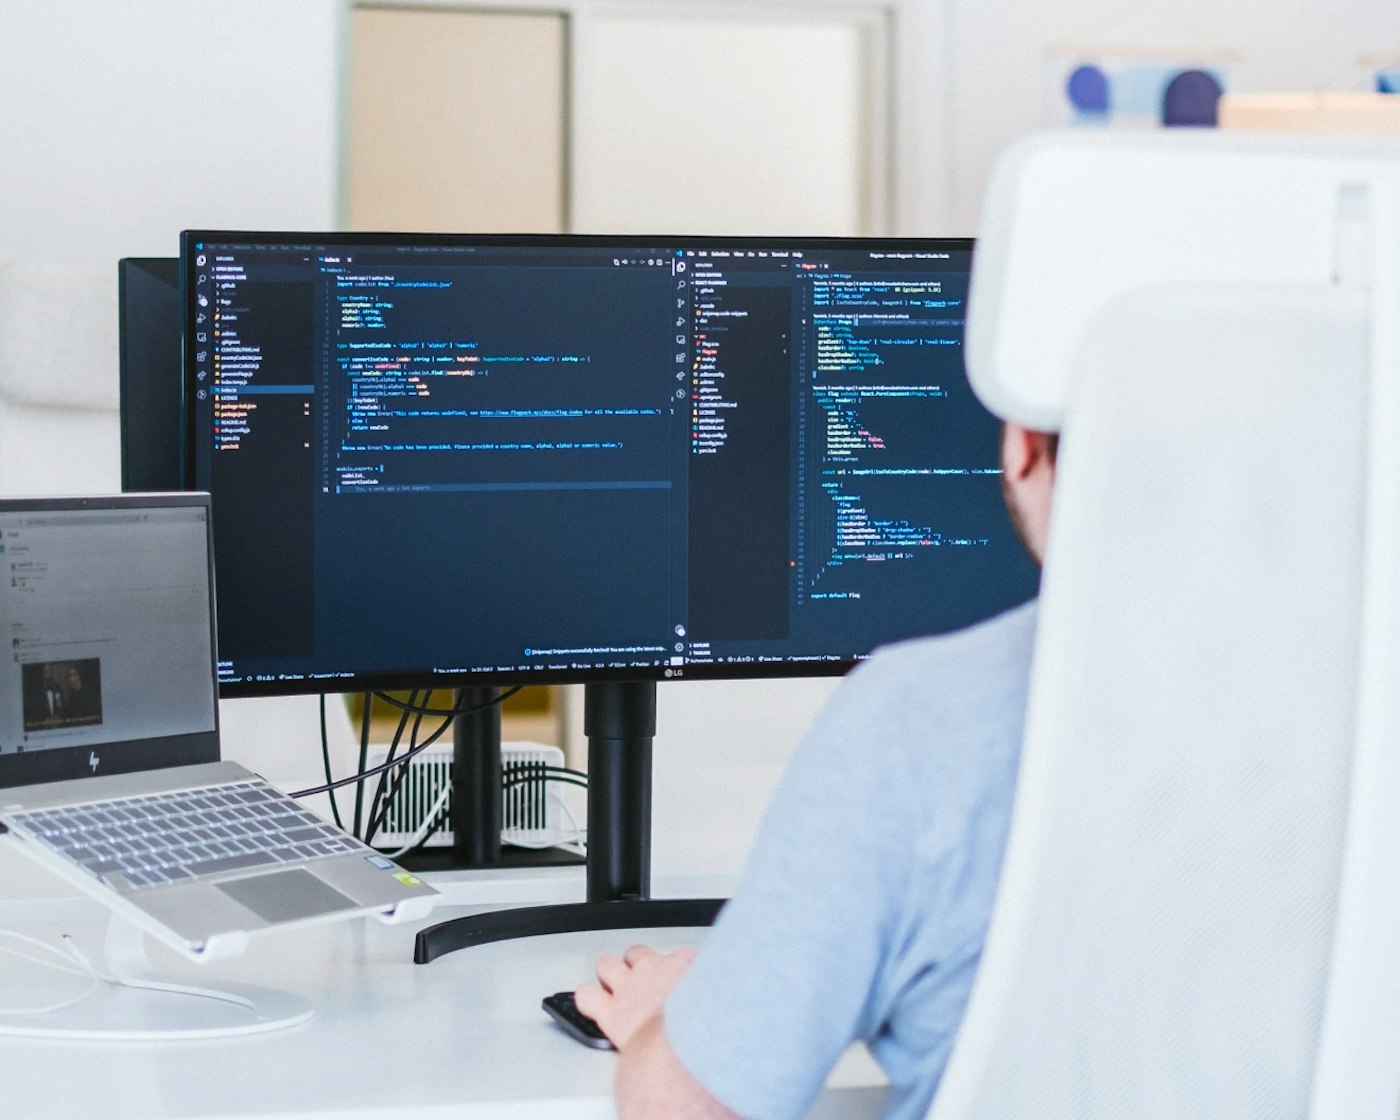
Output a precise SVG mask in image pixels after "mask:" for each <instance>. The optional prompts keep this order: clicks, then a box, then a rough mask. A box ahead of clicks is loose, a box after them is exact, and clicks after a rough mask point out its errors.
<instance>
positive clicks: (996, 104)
mask: <svg viewBox="0 0 1400 1120" xmlns="http://www.w3.org/2000/svg"><path fill="white" fill-rule="evenodd" d="M950 21H951V31H950V43H951V51H952V57H953V63H952V80H951V82H950V83H949V90H950V94H951V97H952V107H951V112H952V126H951V129H950V135H951V141H950V144H949V150H950V155H951V158H952V162H953V166H954V168H955V174H954V184H953V193H952V207H951V214H950V218H949V222H950V225H949V226H948V227H947V229H946V230H945V229H938V228H936V227H935V228H928V227H925V228H923V229H921V230H920V231H919V232H926V233H934V232H939V233H941V232H962V231H966V232H969V233H970V232H974V231H975V228H976V224H977V219H978V215H979V212H980V206H981V195H982V190H983V187H984V186H985V183H986V177H987V175H988V173H989V172H990V170H991V167H992V164H993V163H994V162H995V160H996V156H997V154H998V153H999V152H1000V150H1001V149H1002V148H1003V147H1005V146H1006V145H1007V144H1008V143H1010V142H1011V141H1012V140H1014V139H1016V138H1017V137H1018V136H1021V135H1023V134H1025V133H1027V132H1030V131H1033V130H1034V129H1036V128H1037V127H1039V126H1040V125H1041V124H1042V121H1043V119H1044V118H1043V116H1042V113H1043V106H1044V96H1043V89H1044V84H1045V80H1046V79H1045V73H1046V64H1045V58H1046V48H1047V47H1048V46H1050V45H1052V44H1063V43H1068V42H1074V43H1088V44H1100V45H1108V46H1137V47H1142V48H1151V47H1164V46H1166V47H1173V46H1186V47H1195V48H1204V49H1211V48H1232V49H1234V50H1236V51H1238V52H1239V53H1240V54H1241V55H1242V56H1243V57H1242V59H1241V61H1240V62H1239V63H1238V64H1237V65H1235V66H1233V67H1232V71H1231V74H1232V79H1233V80H1234V85H1233V86H1232V87H1231V88H1233V89H1235V90H1237V91H1262V90H1279V89H1294V90H1303V89H1320V88H1322V87H1324V86H1326V85H1328V84H1329V83H1330V82H1331V81H1332V80H1333V79H1334V78H1336V77H1337V76H1338V75H1340V74H1342V73H1344V72H1346V71H1349V70H1351V69H1352V68H1353V67H1354V65H1355V64H1356V62H1357V59H1358V57H1359V56H1361V55H1365V54H1376V53H1382V52H1386V51H1390V52H1397V51H1400V4H1397V2H1396V0H1301V2H1299V0H1295V2H1294V3H1286V4H1280V3H1278V2H1277V0H1228V2H1226V3H1221V2H1219V0H1189V2H1181V0H1139V2H1138V3H1136V4H1131V3H1125V2H1124V0H1056V2H1054V3H1047V2H1046V0H954V6H953V7H952V8H951V10H950ZM926 219H932V220H936V216H934V215H927V216H926Z"/></svg>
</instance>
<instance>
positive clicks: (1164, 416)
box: [931, 138, 1400, 1120]
mask: <svg viewBox="0 0 1400 1120" xmlns="http://www.w3.org/2000/svg"><path fill="white" fill-rule="evenodd" d="M1080 144H1081V142H1080V141H1077V140H1073V139H1067V140H1065V141H1064V142H1063V145H1062V146H1061V145H1058V144H1054V145H1052V144H1048V143H1047V142H1044V141H1042V142H1039V143H1038V144H1037V145H1036V146H1035V150H1033V151H1032V152H1030V154H1029V156H1028V154H1027V152H1024V151H1023V152H1021V153H1018V154H1017V155H1016V156H1014V157H1013V159H1012V160H1011V161H1010V162H1011V163H1012V164H1017V163H1019V167H1018V168H1016V172H1017V173H1024V174H1022V176H1021V178H1020V179H1019V180H1018V181H1016V182H1014V183H1009V182H1008V181H1007V180H1006V179H1003V181H1002V183H1001V184H1000V202H1001V203H1002V204H1006V205H1007V206H1008V208H1006V209H998V208H997V203H998V199H997V196H996V193H995V192H994V197H993V208H992V211H991V212H990V213H989V215H988V220H987V224H986V228H985V229H984V231H983V239H982V243H981V247H980V249H979V253H980V260H979V266H978V267H979V269H985V270H986V271H984V272H982V273H981V274H980V275H975V276H974V289H973V294H972V297H971V303H970V314H971V318H970V322H969V366H970V372H971V373H972V376H973V380H974V384H977V385H978V387H979V390H983V389H987V390H988V392H987V394H986V396H987V399H989V400H990V401H991V402H992V405H993V407H994V409H996V410H998V411H1000V412H1001V413H1002V414H1003V415H1005V416H1007V418H1009V419H1012V420H1016V421H1018V422H1021V423H1025V424H1027V425H1029V426H1035V427H1044V428H1051V429H1054V430H1060V431H1062V432H1063V437H1064V438H1063V440H1062V442H1061V446H1060V460H1059V464H1058V472H1059V473H1058V479H1057V483H1056V494H1055V509H1054V513H1053V516H1052V520H1051V535H1050V544H1049V550H1048V556H1047V562H1046V568H1045V574H1044V581H1043V584H1042V600H1041V608H1040V616H1039V630H1038V634H1037V646H1036V653H1035V666H1034V670H1033V675H1032V688H1031V699H1030V709H1029V712H1028V719H1027V731H1026V741H1025V747H1024V754H1023V758H1022V766H1021V774H1020V779H1019V785H1018V791H1017V801H1016V807H1015V812H1014V815H1013V823H1012V831H1011V838H1010V843H1009V846H1008V851H1007V857H1006V864H1005V868H1004V871H1003V877H1002V883H1001V888H1000V891H999V894H998V899H997V904H996V910H995V913H994V916H993V920H992V925H991V929H990V931H989V936H988V942H987V946H986V950H985V952H984V955H983V960H982V964H981V968H980V970H979V973H978V978H977V982H976V985H975V987H974V991H973V996H972V1000H971V1003H970V1005H969V1007H968V1013H967V1017H966V1019H965V1022H964V1024H963V1028H962V1031H961V1033H960V1035H959V1038H958V1041H957V1044H956V1046H955V1049H954V1053H953V1057H952V1060H951V1062H950V1065H949V1068H948V1071H947V1074H946V1076H945V1079H944V1083H943V1085H942V1086H941V1087H940V1090H939V1093H938V1096H937V1099H936V1100H935V1104H934V1108H933V1111H932V1114H931V1115H932V1117H933V1118H934V1120H944V1118H949V1120H951V1118H954V1117H956V1118H958V1120H978V1118H982V1117H986V1118H991V1117H996V1118H997V1120H1014V1118H1019V1117H1025V1118H1031V1117H1034V1118H1035V1120H1058V1118H1064V1120H1069V1118H1070V1117H1074V1118H1075V1120H1094V1118H1103V1120H1108V1118H1115V1120H1116V1118H1119V1117H1125V1116H1131V1117H1133V1118H1134V1120H1159V1118H1160V1120H1168V1118H1171V1120H1178V1118H1181V1117H1193V1116H1201V1117H1205V1116H1210V1117H1224V1116H1228V1117H1230V1118H1231V1120H1256V1118H1257V1120H1263V1118H1265V1117H1267V1118H1270V1120H1273V1118H1290V1117H1294V1118H1299V1120H1302V1118H1304V1117H1316V1118H1318V1120H1322V1118H1324V1117H1325V1118H1328V1120H1332V1118H1336V1120H1341V1118H1343V1117H1346V1118H1348V1120H1380V1118H1382V1117H1384V1118H1387V1120H1389V1118H1391V1117H1393V1116H1394V1115H1395V1113H1396V1102H1397V1091H1400V959H1397V957H1396V953H1395V950H1394V944H1395V939H1396V936H1397V935H1400V878H1397V876H1396V864H1397V856H1400V824H1397V822H1400V762H1397V758H1400V710H1398V709H1397V704H1396V702H1395V700H1394V694H1395V692H1396V683H1395V682H1396V681H1397V680H1398V679H1400V641H1397V637H1396V636H1395V632H1396V631H1400V600H1398V599H1397V595H1396V585H1397V582H1400V364H1397V361H1396V355H1397V354H1400V345H1398V344H1397V339H1398V338H1400V284H1397V282H1396V278H1397V276H1400V242H1397V240H1396V236H1395V230H1396V229H1397V228H1400V226H1397V224H1396V223H1397V221H1400V153H1397V152H1395V151H1394V150H1393V149H1392V154H1391V155H1389V156H1387V155H1385V154H1383V153H1382V154H1381V155H1379V156H1377V155H1376V154H1375V150H1374V149H1366V150H1365V151H1364V152H1361V151H1360V150H1357V151H1352V152H1341V151H1340V150H1339V149H1337V148H1335V147H1330V148H1328V149H1326V150H1323V149H1321V148H1318V149H1314V150H1313V151H1312V152H1311V153H1308V152H1304V153H1303V154H1302V155H1301V156H1299V160H1300V162H1301V165H1302V168H1303V170H1302V171H1301V172H1300V173H1299V174H1297V175H1295V176H1294V177H1292V178H1291V179H1289V178H1288V177H1287V176H1286V170H1285V166H1284V163H1283V162H1281V157H1280V154H1279V150H1277V149H1274V148H1270V147H1268V146H1260V145H1255V144H1252V143H1246V144H1244V145H1238V144H1234V143H1232V142H1230V141H1229V140H1221V141H1220V142H1219V143H1218V144H1216V145H1215V146H1214V148H1212V144H1214V141H1209V142H1205V143H1202V142H1201V141H1199V140H1196V139H1192V140H1190V141H1188V142H1186V143H1184V144H1183V143H1181V142H1178V141H1174V140H1172V139H1165V138H1164V139H1162V140H1161V141H1156V140H1153V141H1143V140H1142V139H1138V138H1135V139H1132V140H1129V141H1126V142H1125V143H1124V144H1123V146H1122V149H1121V151H1120V152H1119V153H1118V155H1117V156H1115V154H1114V151H1113V147H1114V145H1113V143H1112V142H1111V141H1107V142H1105V141H1100V140H1095V141H1091V142H1089V143H1087V144H1084V145H1083V146H1082V148H1081V151H1082V153H1083V154H1085V157H1086V158H1085V159H1084V160H1083V161H1082V162H1081V165H1080V166H1079V167H1078V172H1079V173H1080V176H1083V177H1084V178H1085V179H1086V180H1087V179H1092V180H1093V181H1094V184H1095V186H1094V189H1093V190H1092V191H1090V192H1089V194H1090V195H1091V196H1092V197H1091V198H1090V199H1088V200H1087V204H1088V205H1089V206H1090V207H1098V209H1099V214H1098V215H1097V218H1095V217H1094V216H1093V215H1091V214H1089V213H1085V212H1083V211H1082V209H1081V208H1080V203H1082V202H1085V201H1086V200H1084V199H1082V198H1081V197H1079V196H1074V195H1069V196H1058V195H1055V194H1053V193H1051V194H1049V195H1046V194H1045V193H1044V191H1043V189H1042V188H1043V187H1044V186H1045V184H1044V183H1036V182H1035V181H1034V180H1035V177H1036V174H1035V168H1034V166H1033V165H1034V163H1035V161H1036V159H1037V158H1039V156H1042V155H1048V157H1049V160H1050V163H1052V164H1058V168H1057V171H1056V175H1057V176H1060V177H1061V178H1062V181H1063V183H1072V182H1074V181H1075V180H1076V178H1077V176H1076V175H1075V174H1074V173H1073V172H1074V170H1075V168H1074V164H1075V158H1076V152H1075V148H1076V146H1077V145H1080ZM1144 154H1147V155H1148V156H1149V157H1150V159H1149V161H1148V162H1153V161H1155V162H1156V163H1157V165H1158V168H1159V170H1160V169H1163V168H1164V169H1166V172H1165V177H1162V176H1161V175H1159V181H1158V182H1156V183H1152V182H1151V181H1149V180H1150V176H1149V177H1143V176H1142V175H1141V172H1142V171H1143V168H1144V167H1145V166H1147V164H1146V163H1144V162H1142V157H1143V156H1144ZM1119 157H1121V159H1120V158H1119ZM1217 157H1218V158H1217ZM1310 157H1311V158H1313V159H1315V160H1316V161H1318V162H1317V163H1309V162H1308V159H1309V158H1310ZM1174 158H1176V160H1177V162H1176V163H1175V164H1174V163H1173V159H1174ZM1258 160H1262V161H1273V166H1272V167H1270V168H1265V167H1263V166H1262V165H1261V164H1260V163H1258V162H1256V161H1258ZM1328 161H1331V166H1330V168H1327V167H1322V166H1320V164H1322V163H1326V162H1328ZM1193 164H1194V165H1193ZM1115 166H1117V169H1118V171H1119V172H1125V169H1126V172H1125V173H1123V174H1119V175H1118V176H1117V177H1116V178H1115V174H1114V169H1115ZM1182 167H1186V169H1187V170H1186V172H1185V174H1186V175H1187V178H1188V179H1189V180H1190V181H1189V183H1188V184H1187V188H1188V189H1186V190H1185V191H1182V190H1180V189H1177V188H1179V187H1180V186H1181V185H1182V184H1181V182H1180V181H1172V175H1173V174H1174V173H1175V172H1177V171H1180V170H1181V169H1182ZM1275 172H1279V173H1281V174H1279V175H1275ZM1273 178H1277V179H1278V181H1279V182H1280V183H1281V184H1283V187H1282V189H1283V193H1284V194H1285V195H1288V193H1289V190H1290V189H1293V188H1297V187H1298V186H1299V184H1300V183H1304V185H1305V187H1306V190H1305V191H1303V190H1300V191H1297V192H1295V194H1294V195H1293V196H1292V197H1291V198H1288V197H1285V198H1284V199H1283V200H1282V201H1280V202H1278V204H1277V206H1275V199H1274V198H1272V197H1270V195H1269V194H1268V193H1267V191H1265V193H1264V194H1263V195H1262V196H1260V195H1258V194H1257V193H1254V192H1257V191H1258V189H1259V188H1260V185H1261V184H1265V185H1267V184H1268V183H1269V182H1270V180H1271V179H1273ZM1128 183H1132V184H1133V189H1129V190H1122V189H1121V188H1123V187H1124V186H1125V185H1127V184H1128ZM1328 184H1330V188H1329V187H1328ZM1115 187H1116V188H1120V189H1119V190H1114V189H1113V188H1115ZM1303 194H1310V199H1304V198H1303V197H1302V195H1303ZM1036 197H1039V202H1037V201H1035V199H1036ZM1210 199H1214V202H1213V204H1212V205H1213V209H1212V210H1211V215H1212V216H1211V217H1210V218H1209V219H1208V220H1207V223H1206V224H1208V225H1211V226H1212V228H1213V229H1215V231H1216V233H1217V234H1218V235H1219V236H1225V235H1227V234H1228V233H1229V230H1228V228H1227V226H1226V225H1221V224H1220V222H1219V220H1218V219H1219V216H1220V215H1239V214H1241V213H1242V212H1244V211H1245V210H1246V209H1247V208H1248V205H1252V206H1253V207H1254V208H1255V209H1257V210H1259V211H1262V212H1264V213H1265V214H1266V215H1267V216H1266V217H1256V218H1251V219H1249V220H1245V221H1243V222H1242V224H1241V225H1240V227H1239V228H1238V229H1236V230H1235V231H1234V233H1233V234H1231V235H1230V236H1232V237H1233V238H1234V240H1232V241H1231V242H1230V244H1228V245H1225V246H1222V247H1221V250H1220V252H1219V254H1218V257H1219V260H1220V262H1222V263H1221V265H1220V267H1218V268H1211V267H1210V258H1211V254H1210V251H1209V250H1210V239H1209V238H1203V237H1201V236H1200V231H1199V229H1198V228H1197V226H1198V224H1199V223H1196V222H1195V220H1194V217H1193V215H1194V214H1195V212H1196V210H1197V209H1198V207H1199V206H1200V205H1201V204H1202V203H1203V201H1205V200H1210ZM1247 204H1248V205H1247ZM1309 205H1316V206H1318V207H1322V208H1323V209H1322V211H1321V213H1320V214H1319V215H1315V216H1314V217H1315V218H1316V220H1315V221H1314V222H1312V223H1310V224H1309V223H1302V224H1300V225H1299V228H1298V230H1297V248H1298V254H1297V259H1295V260H1293V261H1292V263H1291V264H1290V265H1289V266H1288V267H1286V268H1283V269H1282V270H1281V271H1282V273H1283V275H1282V276H1279V275H1275V272H1276V271H1277V270H1276V269H1275V268H1274V266H1275V265H1276V264H1277V263H1278V261H1279V259H1280V258H1281V257H1283V256H1286V254H1282V253H1280V252H1279V251H1278V250H1277V247H1276V246H1273V245H1272V244H1269V245H1265V246H1264V247H1263V248H1261V249H1260V250H1259V251H1258V253H1257V254H1252V249H1251V242H1252V239H1255V238H1258V239H1261V240H1263V241H1268V240H1269V239H1270V238H1272V237H1274V236H1283V235H1284V234H1285V233H1286V231H1285V230H1282V229H1279V228H1277V227H1276V225H1275V222H1276V220H1277V219H1278V214H1279V212H1284V213H1289V212H1294V213H1295V214H1296V212H1297V211H1301V210H1304V209H1306V208H1307V207H1308V206H1309ZM1057 207H1058V209H1059V213H1058V214H1057V212H1056V211H1057ZM1164 213H1165V214H1166V215H1167V217H1164V216H1163V215H1164ZM1056 220H1058V222H1059V228H1060V232H1061V234H1062V235H1063V237H1064V242H1063V244H1061V245H1059V246H1058V248H1057V247H1056V245H1055V243H1054V233H1053V230H1052V228H1051V227H1052V226H1053V225H1054V223H1055V221H1056ZM1096 221H1097V226H1096V224H1095V222H1096ZM1173 222H1175V223H1177V224H1178V225H1180V226H1181V229H1182V231H1183V232H1182V233H1181V234H1180V235H1179V236H1178V237H1176V238H1175V239H1173V237H1172V235H1171V226H1172V224H1173ZM1358 224H1359V225H1360V226H1361V227H1363V229H1364V230H1366V231H1367V232H1368V233H1369V235H1370V240H1369V241H1368V242H1366V244H1364V245H1358V244H1356V243H1355V240H1354V235H1355V234H1356V232H1357V230H1356V228H1355V227H1356V226H1357V225H1358ZM1135 229H1136V230H1138V232H1139V236H1138V237H1136V238H1134V237H1133V231H1134V230H1135ZM1096 230H1097V232H1095V231H1096ZM1032 231H1033V232H1032ZM1320 231H1321V232H1320ZM1017 232H1020V233H1024V234H1026V237H1027V240H1028V241H1029V244H1028V245H1025V246H1019V247H1018V245H1017V244H1016V233H1017ZM989 240H990V241H991V245H990V246H989V245H988V241H989ZM1241 240H1243V242H1244V244H1241V243H1240V242H1241ZM1173 242H1175V252H1173V250H1172V247H1173ZM989 247H990V248H991V250H992V252H990V253H988V252H987V249H988V248H989ZM1115 253H1117V254H1118V256H1119V257H1121V258H1122V259H1121V260H1119V259H1115V258H1114V254H1115ZM1046 257H1049V258H1052V259H1055V260H1056V261H1057V262H1058V264H1059V266H1060V267H1059V268H1058V271H1056V272H1054V273H1051V272H1048V271H1047V270H1045V269H1044V268H1043V267H1041V268H1040V271H1039V273H1038V275H1027V274H1026V273H1025V271H1024V270H1025V269H1026V268H1027V267H1028V266H1030V265H1031V264H1032V262H1034V263H1035V264H1036V265H1037V266H1043V265H1044V264H1045V263H1046V260H1045V259H1042V258H1046ZM1251 260H1253V261H1254V264H1253V268H1254V271H1255V272H1256V273H1257V274H1256V275H1250V272H1251V263H1250V262H1251ZM1134 262H1139V263H1142V268H1141V270H1140V271H1141V275H1140V277H1137V278H1135V275H1134V268H1133V267H1132V266H1133V264H1134ZM1339 277H1340V278H1341V279H1343V280H1345V281H1346V282H1342V283H1339V282H1337V281H1338V278H1339ZM1032 280H1036V281H1038V282H1039V283H1040V284H1041V285H1042V292H1043V294H1042V302H1043V303H1044V304H1046V305H1047V308H1048V309H1042V308H1038V307H1035V306H1034V305H1033V302H1032V301H1030V300H1029V299H1028V295H1029V292H1030V288H1029V287H1028V284H1029V283H1030V282H1031V281H1032ZM1173 281H1176V283H1174V282H1173ZM1280 281H1283V282H1280ZM1183 282H1184V283H1183ZM1062 292H1067V293H1068V295H1067V297H1066V298H1065V299H1063V300H1061V299H1060V296H1061V293H1062ZM979 299H980V300H981V302H980V303H979ZM1042 322H1044V323H1048V324H1050V325H1049V327H1048V328H1047V330H1048V338H1047V340H1046V345H1045V347H1044V350H1043V351H1042V352H1041V354H1040V360H1039V364H1038V365H1037V364H1036V353H1035V350H1034V347H1033V346H1032V345H1031V342H1033V340H1034V338H1035V332H1036V331H1037V330H1039V329H1040V325H1041V324H1042ZM974 335H976V336H977V338H976V344H975V345H974ZM1028 340H1029V341H1028ZM1026 363H1029V366H1028V365H1027V364H1026ZM1387 940H1388V944H1387Z"/></svg>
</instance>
